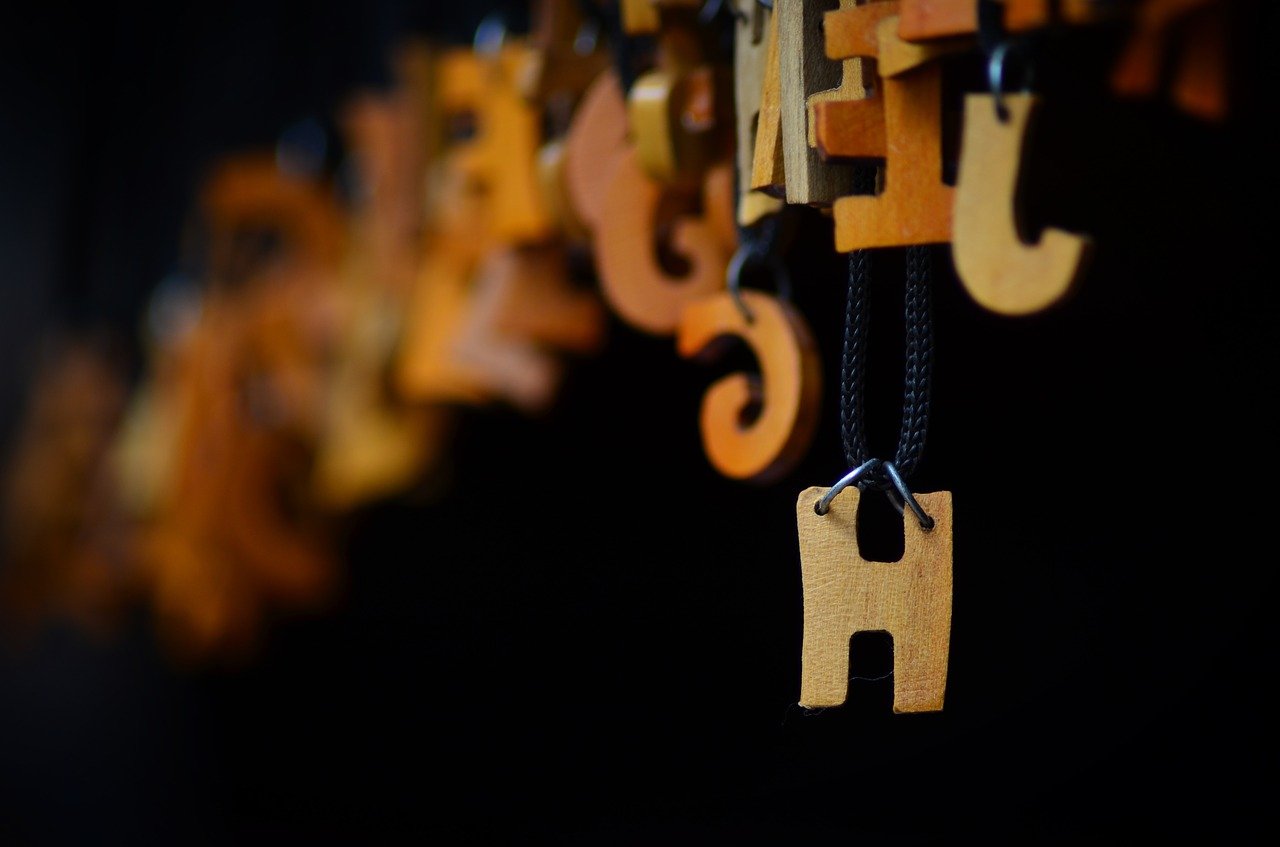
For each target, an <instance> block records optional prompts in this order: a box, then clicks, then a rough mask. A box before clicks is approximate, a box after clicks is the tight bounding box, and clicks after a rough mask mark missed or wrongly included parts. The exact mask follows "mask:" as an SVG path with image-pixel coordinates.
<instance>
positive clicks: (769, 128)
mask: <svg viewBox="0 0 1280 847" xmlns="http://www.w3.org/2000/svg"><path fill="white" fill-rule="evenodd" d="M768 30H769V34H768V37H767V39H766V45H767V46H766V47H765V54H764V78H763V80H762V88H761V89H760V108H759V112H758V116H759V117H758V119H757V121H756V138H755V144H754V146H753V148H752V159H751V188H752V189H753V190H755V191H763V192H766V193H768V195H769V196H770V197H777V198H779V199H781V198H783V197H785V195H786V190H787V189H786V172H785V167H784V165H783V161H784V160H783V156H782V75H781V74H782V72H781V70H780V68H779V65H778V63H779V61H780V60H779V57H778V49H779V48H778V16H777V15H770V16H769V24H768Z"/></svg>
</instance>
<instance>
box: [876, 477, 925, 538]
mask: <svg viewBox="0 0 1280 847" xmlns="http://www.w3.org/2000/svg"><path fill="white" fill-rule="evenodd" d="M884 472H885V474H886V475H887V476H888V477H889V480H890V481H891V482H892V483H893V487H894V488H896V489H898V496H899V497H901V498H902V502H903V503H905V504H906V505H907V507H908V508H909V509H911V511H912V513H913V514H914V515H915V516H916V520H917V521H919V522H920V528H921V529H923V530H924V531H925V532H928V531H929V530H931V529H933V518H932V517H930V516H929V513H928V512H926V511H925V510H924V507H923V506H921V505H920V501H918V500H916V496H915V495H914V494H912V493H911V489H910V488H907V484H906V483H905V482H904V481H903V479H902V474H900V473H898V469H897V467H895V466H894V464H893V462H885V463H884Z"/></svg>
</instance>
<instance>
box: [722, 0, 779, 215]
mask: <svg viewBox="0 0 1280 847" xmlns="http://www.w3.org/2000/svg"><path fill="white" fill-rule="evenodd" d="M772 20H773V12H772V11H771V10H770V9H766V8H765V7H764V6H761V5H760V4H759V3H755V2H753V3H751V4H749V5H748V7H747V11H746V13H745V15H744V16H743V17H742V18H740V19H738V21H737V23H736V24H735V30H734V46H733V85H734V109H735V118H736V121H735V122H736V125H737V130H738V150H737V155H738V186H739V188H738V223H739V224H740V225H742V226H751V225H752V224H753V223H755V222H756V221H758V220H760V219H761V218H763V217H764V216H765V215H770V214H773V213H774V212H776V211H778V210H779V209H781V208H782V201H781V200H778V199H777V198H774V197H770V196H769V195H767V194H764V193H762V192H760V191H755V190H752V187H751V171H752V164H753V162H754V160H755V152H756V135H757V127H758V126H759V125H760V123H762V115H761V111H762V109H761V98H762V95H763V93H764V86H765V73H766V71H767V66H768V45H769V44H770V40H769V39H768V38H766V35H767V34H768V33H769V32H770V31H771V30H772V24H771V22H772ZM773 53H774V60H775V65H774V67H775V68H776V67H777V65H776V60H777V46H776V42H775V43H774V47H773ZM774 123H775V126H776V123H777V115H776V114H775V115H774Z"/></svg>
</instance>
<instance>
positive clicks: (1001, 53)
mask: <svg viewBox="0 0 1280 847" xmlns="http://www.w3.org/2000/svg"><path fill="white" fill-rule="evenodd" d="M1008 53H1009V42H1007V41H1001V42H1000V43H999V44H997V45H996V46H995V48H994V49H993V50H992V51H991V56H990V57H988V59H987V85H989V86H990V88H991V97H992V101H993V102H994V103H995V107H996V119H997V120H999V121H1000V123H1007V122H1008V120H1009V109H1008V108H1007V107H1006V106H1005V105H1004V58H1005V56H1006V55H1007V54H1008Z"/></svg>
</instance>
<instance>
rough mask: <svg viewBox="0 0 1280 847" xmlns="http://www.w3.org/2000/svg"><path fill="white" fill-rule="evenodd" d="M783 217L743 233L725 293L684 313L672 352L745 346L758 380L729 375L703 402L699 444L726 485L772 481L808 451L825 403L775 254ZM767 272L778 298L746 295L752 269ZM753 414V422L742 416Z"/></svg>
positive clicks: (812, 352)
mask: <svg viewBox="0 0 1280 847" xmlns="http://www.w3.org/2000/svg"><path fill="white" fill-rule="evenodd" d="M781 226H782V220H781V218H780V216H778V215H773V216H770V217H769V218H766V219H765V220H764V221H762V222H761V223H760V224H759V225H758V226H757V227H755V229H757V230H762V232H761V233H760V235H759V236H758V237H757V236H756V235H755V234H754V233H752V232H751V230H750V229H748V228H745V227H744V228H743V234H742V236H741V237H740V239H739V241H740V246H739V248H738V251H737V253H735V254H734V257H733V260H732V261H731V262H730V264H729V270H728V285H727V288H728V290H727V291H726V292H724V293H721V294H715V295H712V296H710V297H707V298H705V299H703V300H699V301H696V302H694V303H692V304H690V305H689V306H686V307H685V310H684V313H683V314H682V315H681V318H680V325H679V327H678V329H677V333H676V348H677V350H678V351H679V353H680V355H681V356H684V357H685V358H697V359H698V360H703V361H705V360H713V359H715V358H717V357H718V356H719V354H720V353H721V351H722V350H723V349H724V343H725V342H728V341H729V340H730V339H732V338H737V339H740V340H741V341H743V342H745V343H746V344H747V345H748V346H749V347H750V348H751V352H752V353H754V354H755V358H756V361H757V362H759V365H760V375H759V377H756V376H748V375H746V374H740V373H738V374H732V375H730V376H727V377H724V378H723V379H721V380H719V381H718V382H716V383H715V384H714V385H712V386H711V388H710V389H709V390H708V391H707V394H706V397H705V398H704V399H703V402H702V413H701V429H702V444H703V448H704V449H705V450H706V453H707V458H708V459H709V460H710V461H711V464H712V466H713V467H715V469H716V470H717V471H719V472H720V473H722V474H724V475H725V476H727V477H729V478H731V479H738V480H747V481H752V482H757V483H769V482H774V481H776V480H777V479H779V478H780V477H782V476H784V475H785V474H787V473H789V472H790V471H791V470H792V468H793V467H794V466H795V463H796V462H797V461H799V460H800V459H801V458H802V457H803V456H804V455H805V453H806V452H807V451H808V449H809V445H810V443H811V442H812V440H813V435H814V431H815V428H816V424H817V419H818V410H819V407H820V406H821V404H822V362H821V359H820V358H819V356H818V350H817V345H816V343H815V342H814V339H813V335H812V333H811V332H810V330H809V327H808V324H807V323H806V322H805V320H804V317H803V316H802V315H801V314H800V312H799V311H798V310H797V309H796V308H795V307H794V306H792V305H791V303H790V302H789V296H790V282H789V278H788V275H787V270H786V266H785V265H784V264H783V263H782V261H781V259H780V257H779V256H778V251H777V243H778V240H779V232H780V230H781ZM757 266H759V267H762V268H764V269H767V270H768V271H770V272H771V273H772V275H773V277H774V282H775V284H776V285H777V288H778V294H779V296H773V295H771V294H767V293H765V292H762V291H743V290H741V281H742V277H743V275H744V274H745V273H746V272H747V271H748V270H750V269H754V268H755V267H757ZM752 408H756V409H758V412H757V413H756V414H754V416H753V418H752V419H751V421H750V423H744V413H746V412H747V411H748V410H749V409H752Z"/></svg>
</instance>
